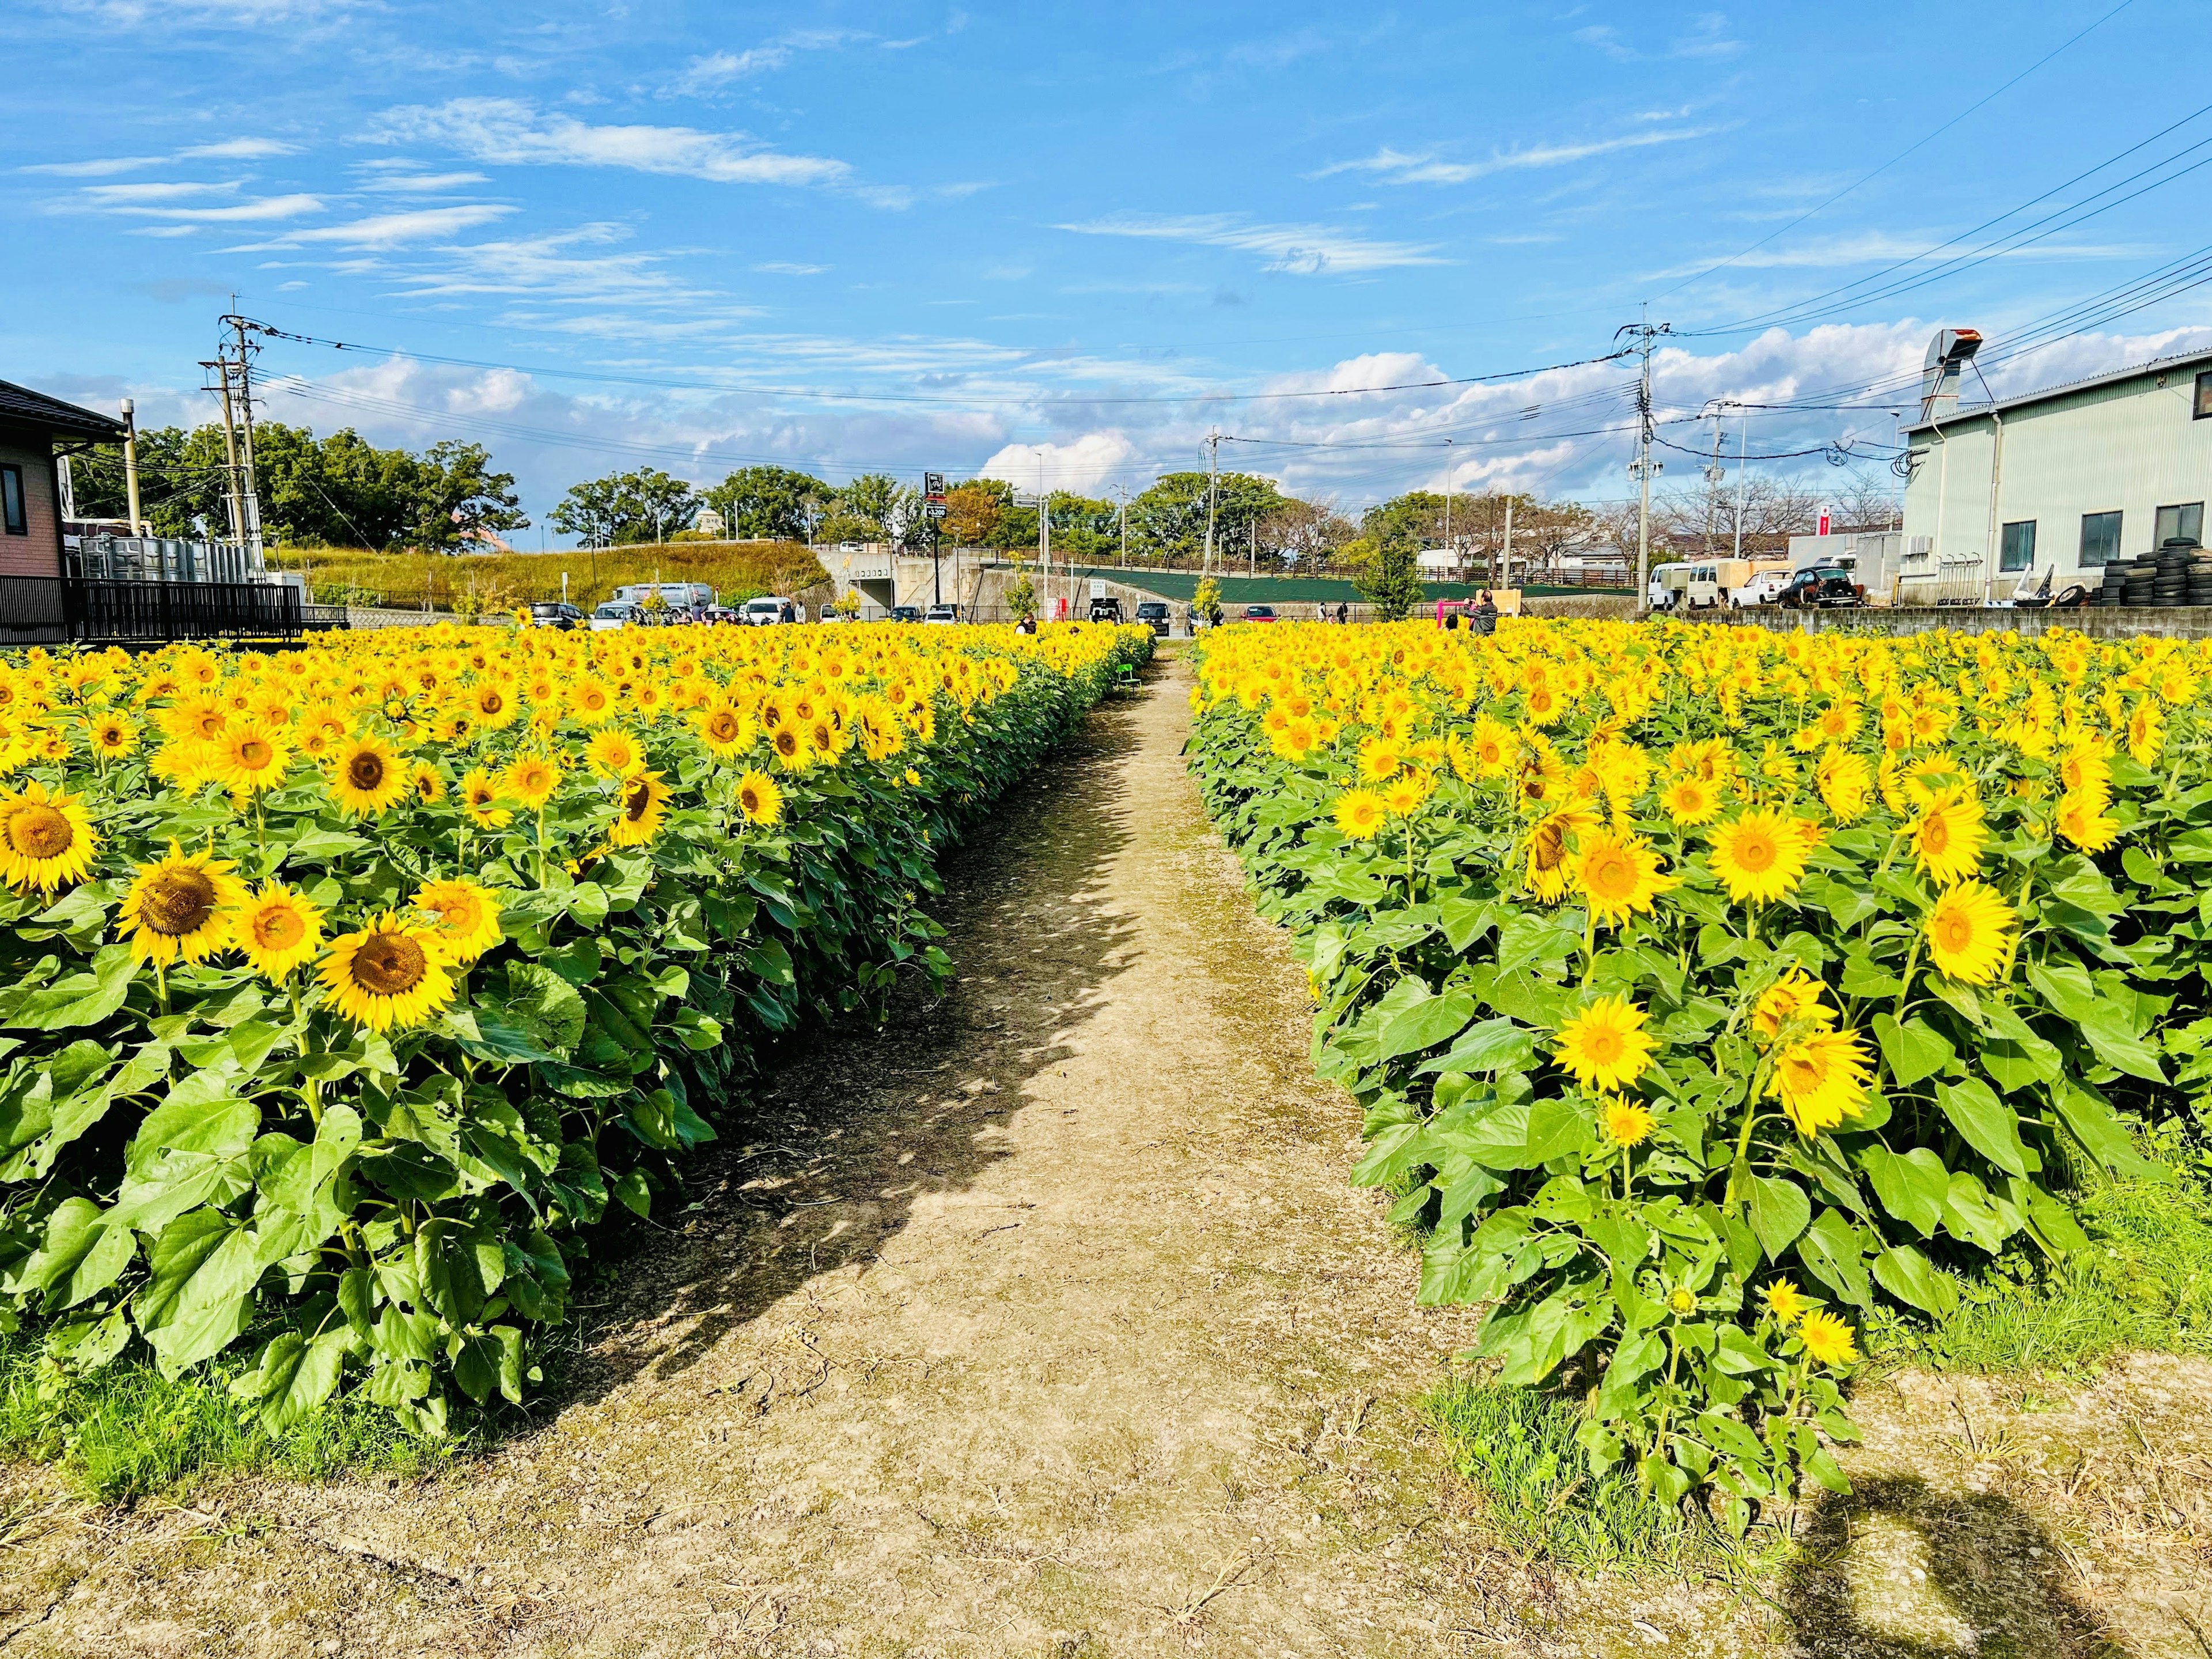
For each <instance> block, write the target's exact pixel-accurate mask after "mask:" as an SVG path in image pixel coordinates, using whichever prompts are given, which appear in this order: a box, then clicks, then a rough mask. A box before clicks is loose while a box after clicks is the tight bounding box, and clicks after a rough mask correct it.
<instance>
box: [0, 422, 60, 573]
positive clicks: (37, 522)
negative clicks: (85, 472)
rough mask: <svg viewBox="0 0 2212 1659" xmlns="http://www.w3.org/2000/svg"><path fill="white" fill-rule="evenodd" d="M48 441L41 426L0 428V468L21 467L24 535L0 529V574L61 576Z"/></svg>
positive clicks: (56, 505) (56, 492)
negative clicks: (26, 532) (15, 534)
mask: <svg viewBox="0 0 2212 1659" xmlns="http://www.w3.org/2000/svg"><path fill="white" fill-rule="evenodd" d="M53 451H54V447H53V441H52V438H51V437H49V436H48V435H47V434H46V430H45V429H44V428H40V427H26V426H15V425H8V424H0V464H4V465H9V466H20V467H21V468H22V469H23V517H24V520H25V525H24V527H25V528H26V529H27V530H28V531H29V532H30V534H28V535H27V536H10V535H9V534H8V533H7V532H6V531H5V530H4V529H0V576H58V575H60V574H62V518H61V483H60V480H59V479H58V478H57V477H55V476H54V453H53Z"/></svg>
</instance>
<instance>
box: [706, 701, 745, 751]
mask: <svg viewBox="0 0 2212 1659" xmlns="http://www.w3.org/2000/svg"><path fill="white" fill-rule="evenodd" d="M707 734H708V736H709V737H711V738H714V741H715V742H717V743H734V742H735V741H737V736H738V717H737V716H736V715H735V714H731V713H730V712H729V711H728V710H726V709H724V710H721V711H720V712H718V713H716V714H714V715H713V716H712V717H711V718H709V719H708V721H707Z"/></svg>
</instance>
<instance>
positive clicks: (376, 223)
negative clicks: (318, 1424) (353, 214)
mask: <svg viewBox="0 0 2212 1659" xmlns="http://www.w3.org/2000/svg"><path fill="white" fill-rule="evenodd" d="M513 211H514V210H513V208H512V207H510V206H507V205H506V204H501V203H497V202H477V203H471V204H467V205H465V206H460V207H439V208H418V209H416V210H412V211H410V212H404V213H378V214H372V215H370V216H368V218H366V219H356V220H354V221H352V222H350V223H348V224H343V225H319V226H317V227H316V228H314V229H313V230H293V231H287V232H286V233H285V234H283V236H282V237H280V238H278V239H277V240H275V241H270V242H259V243H255V244H252V246H246V247H240V248H232V249H228V250H227V252H234V253H261V252H268V251H270V250H271V249H276V248H290V247H301V246H307V245H308V244H311V243H325V244H329V245H331V246H337V247H352V248H395V247H404V246H409V245H410V244H411V243H416V242H438V241H444V240H448V239H450V238H452V237H453V236H456V235H458V234H460V233H461V232H462V231H465V230H473V229H475V228H477V226H478V225H488V224H490V223H492V222H494V221H495V220H498V219H503V218H505V217H506V216H507V215H508V214H510V213H512V212H513Z"/></svg>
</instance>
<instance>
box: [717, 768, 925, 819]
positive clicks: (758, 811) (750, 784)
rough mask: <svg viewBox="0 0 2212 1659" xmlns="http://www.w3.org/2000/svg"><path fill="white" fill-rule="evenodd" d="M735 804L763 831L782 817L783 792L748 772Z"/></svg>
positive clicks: (759, 774)
mask: <svg viewBox="0 0 2212 1659" xmlns="http://www.w3.org/2000/svg"><path fill="white" fill-rule="evenodd" d="M908 776H909V777H911V776H912V774H911V773H909V774H908ZM737 802H738V811H740V812H743V813H744V815H745V820H746V822H748V823H757V824H759V825H760V826H761V827H762V828H763V829H766V828H767V827H768V826H769V825H770V824H773V823H776V822H777V821H778V820H779V819H781V817H783V791H782V790H781V789H780V788H778V787H776V781H775V779H774V778H772V777H770V776H769V775H768V774H767V773H765V772H760V771H749V772H747V773H746V774H745V775H744V776H743V777H741V778H739V779H738V787H737Z"/></svg>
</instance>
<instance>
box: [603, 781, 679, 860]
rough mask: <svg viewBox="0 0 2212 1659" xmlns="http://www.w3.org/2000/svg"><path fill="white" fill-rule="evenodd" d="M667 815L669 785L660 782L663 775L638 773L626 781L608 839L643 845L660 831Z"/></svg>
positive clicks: (608, 831)
mask: <svg viewBox="0 0 2212 1659" xmlns="http://www.w3.org/2000/svg"><path fill="white" fill-rule="evenodd" d="M667 817H668V786H667V785H666V784H665V783H663V782H662V781H660V774H659V773H658V772H638V773H634V774H633V775H630V776H629V777H626V778H624V779H623V781H622V793H621V796H620V799H619V801H618V804H617V806H616V808H615V821H614V823H612V824H611V825H610V826H608V829H607V840H608V841H609V842H611V843H613V844H614V845H615V846H617V847H642V846H644V845H645V844H646V842H649V841H651V840H652V839H653V837H654V836H657V835H659V833H660V826H661V824H662V823H665V821H666V819H667Z"/></svg>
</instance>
